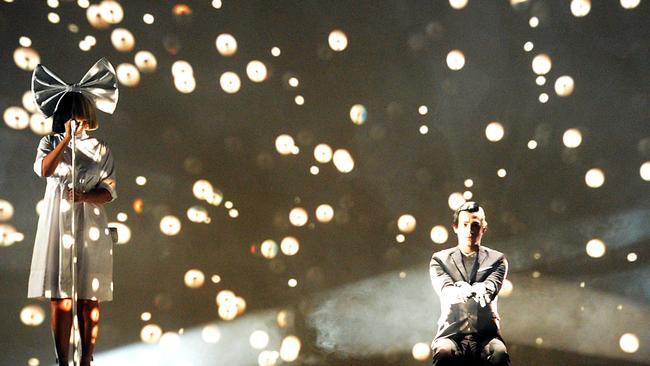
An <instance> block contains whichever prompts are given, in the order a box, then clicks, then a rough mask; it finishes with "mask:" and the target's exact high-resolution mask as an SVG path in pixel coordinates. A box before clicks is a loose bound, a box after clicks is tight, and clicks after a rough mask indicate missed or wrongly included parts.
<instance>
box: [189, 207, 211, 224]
mask: <svg viewBox="0 0 650 366" xmlns="http://www.w3.org/2000/svg"><path fill="white" fill-rule="evenodd" d="M187 218H188V219H189V220H190V221H192V222H195V223H205V224H208V223H210V216H209V215H208V210H206V209H205V208H204V207H201V206H192V207H190V208H188V209H187Z"/></svg>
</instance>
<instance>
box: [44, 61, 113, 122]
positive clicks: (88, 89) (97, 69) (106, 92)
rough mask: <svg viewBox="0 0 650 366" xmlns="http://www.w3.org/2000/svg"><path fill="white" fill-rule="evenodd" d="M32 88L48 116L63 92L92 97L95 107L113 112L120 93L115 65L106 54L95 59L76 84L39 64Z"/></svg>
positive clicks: (61, 97) (57, 104)
mask: <svg viewBox="0 0 650 366" xmlns="http://www.w3.org/2000/svg"><path fill="white" fill-rule="evenodd" d="M32 92H33V94H34V100H35V101H36V105H37V106H38V108H39V109H40V110H41V112H43V114H44V115H45V117H51V116H52V115H53V114H54V112H56V110H57V108H58V107H59V103H60V102H61V99H63V96H64V95H65V94H66V93H70V92H77V93H81V94H82V95H84V96H86V97H87V98H89V99H90V100H92V101H93V102H94V103H95V106H96V107H97V109H99V110H101V111H103V112H106V113H109V114H113V112H114V111H115V107H116V106H117V98H118V94H119V93H118V90H117V78H116V76H115V69H114V68H113V65H111V63H110V62H108V60H107V59H105V58H102V59H100V60H99V61H97V62H96V63H95V64H94V65H93V67H91V68H90V70H88V72H86V75H84V77H83V78H81V81H79V82H78V83H76V84H68V83H66V82H65V81H63V80H61V78H60V77H58V76H57V75H56V74H55V73H54V72H52V70H50V69H48V68H47V67H45V66H43V65H40V64H39V65H38V66H36V68H35V69H34V73H33V74H32Z"/></svg>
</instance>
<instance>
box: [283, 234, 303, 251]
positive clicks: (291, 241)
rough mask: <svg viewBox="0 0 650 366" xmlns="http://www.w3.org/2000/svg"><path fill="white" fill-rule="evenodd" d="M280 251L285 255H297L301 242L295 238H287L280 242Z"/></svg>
mask: <svg viewBox="0 0 650 366" xmlns="http://www.w3.org/2000/svg"><path fill="white" fill-rule="evenodd" d="M280 249H281V250H282V253H283V254H284V255H287V256H292V255H296V254H297V253H298V251H299V250H300V242H299V241H298V239H296V238H295V237H293V236H287V237H285V238H284V239H282V241H281V242H280Z"/></svg>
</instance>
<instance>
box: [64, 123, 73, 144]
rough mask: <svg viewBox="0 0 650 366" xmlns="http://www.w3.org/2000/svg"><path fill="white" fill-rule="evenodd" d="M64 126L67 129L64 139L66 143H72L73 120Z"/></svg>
mask: <svg viewBox="0 0 650 366" xmlns="http://www.w3.org/2000/svg"><path fill="white" fill-rule="evenodd" d="M63 126H64V127H65V136H63V138H64V139H65V140H66V141H70V139H71V138H72V120H71V119H69V120H68V122H66V123H65V124H64V125H63Z"/></svg>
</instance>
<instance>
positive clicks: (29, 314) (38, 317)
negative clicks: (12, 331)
mask: <svg viewBox="0 0 650 366" xmlns="http://www.w3.org/2000/svg"><path fill="white" fill-rule="evenodd" d="M44 320H45V310H43V308H42V307H40V306H38V305H27V306H25V307H24V308H23V309H22V310H21V311H20V321H21V322H23V324H25V325H27V326H30V327H37V326H39V325H41V324H43V321H44Z"/></svg>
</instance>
